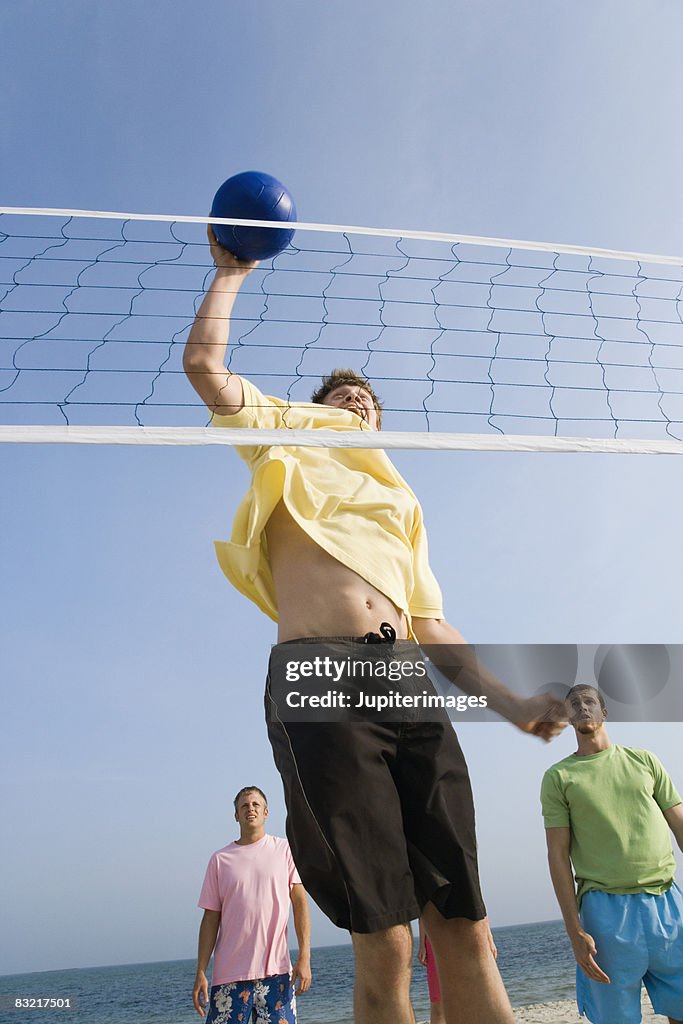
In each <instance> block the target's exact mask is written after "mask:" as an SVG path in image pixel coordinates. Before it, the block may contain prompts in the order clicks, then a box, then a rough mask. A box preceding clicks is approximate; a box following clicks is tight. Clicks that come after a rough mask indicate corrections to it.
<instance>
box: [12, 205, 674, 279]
mask: <svg viewBox="0 0 683 1024" xmlns="http://www.w3.org/2000/svg"><path fill="white" fill-rule="evenodd" d="M5 213H7V214H21V215H22V216H27V217H32V216H34V217H91V218H98V219H103V220H139V221H160V222H164V223H175V224H232V225H238V226H240V227H273V228H282V227H283V222H282V221H270V220H240V219H238V218H234V217H206V216H204V217H189V216H171V215H170V214H155V213H116V212H111V211H106V210H59V209H50V208H46V209H38V208H34V207H23V206H0V214H5ZM284 226H286V227H287V228H288V229H289V228H291V229H298V230H299V231H326V232H336V233H339V234H342V233H346V234H348V235H378V236H381V237H383V238H401V239H407V238H412V239H415V240H417V241H425V242H446V243H448V244H449V245H453V244H455V243H460V244H463V245H480V246H492V247H494V248H497V249H527V250H529V251H531V252H550V253H562V254H565V255H569V256H593V257H604V258H605V259H612V260H632V261H636V262H640V263H654V264H661V265H663V266H670V267H681V266H683V256H661V255H656V254H654V253H637V252H622V251H620V250H618V249H596V248H591V247H589V246H583V245H562V244H557V243H555V242H529V241H521V240H515V239H510V238H484V237H479V236H478V235H451V234H448V233H444V232H440V231H412V230H410V229H405V230H400V231H399V230H397V229H395V228H367V227H359V226H341V225H339V224H309V223H306V222H303V221H287V222H286V224H285V225H284Z"/></svg>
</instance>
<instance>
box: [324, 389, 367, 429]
mask: <svg viewBox="0 0 683 1024" xmlns="http://www.w3.org/2000/svg"><path fill="white" fill-rule="evenodd" d="M322 404H323V405H332V406H334V407H335V408H336V409H348V410H349V411H350V412H353V413H355V414H356V416H360V418H361V419H362V420H365V422H366V423H367V425H368V426H369V427H370V428H371V430H378V429H379V424H378V422H377V410H376V409H375V403H374V402H373V401H372V395H371V394H370V392H369V391H366V390H365V388H362V387H360V385H358V384H340V385H339V387H338V388H335V389H334V390H333V391H330V393H329V394H327V395H325V397H324V398H323V402H322Z"/></svg>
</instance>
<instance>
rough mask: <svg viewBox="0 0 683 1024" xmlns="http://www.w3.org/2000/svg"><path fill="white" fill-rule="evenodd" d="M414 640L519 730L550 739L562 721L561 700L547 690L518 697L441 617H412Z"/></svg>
mask: <svg viewBox="0 0 683 1024" xmlns="http://www.w3.org/2000/svg"><path fill="white" fill-rule="evenodd" d="M413 630H414V632H415V636H416V637H417V642H418V643H419V644H420V646H421V647H422V648H426V650H427V653H428V654H429V657H430V659H431V661H433V662H434V664H435V665H436V667H437V668H438V669H439V671H440V672H443V674H444V675H445V676H446V678H447V679H450V680H451V682H453V683H455V685H456V686H457V687H458V688H459V689H461V690H463V691H464V693H467V694H471V695H472V696H477V697H480V696H485V697H486V698H487V707H490V708H491V710H492V711H496V712H497V713H498V714H499V715H502V716H503V718H507V720H508V721H509V722H512V723H513V725H516V726H517V727H518V728H519V729H521V730H522V731H523V732H528V733H532V734H533V735H534V736H540V737H541V739H544V740H551V739H553V737H554V736H557V735H558V734H559V733H561V732H562V730H563V729H564V727H565V725H566V717H567V716H566V711H565V707H564V704H563V703H562V701H559V700H557V699H556V698H555V697H552V696H551V695H549V694H547V695H546V694H542V695H540V696H538V697H520V696H518V695H517V694H515V693H513V692H512V691H511V690H509V689H508V688H507V686H504V685H503V684H502V683H501V682H500V681H499V680H498V679H496V678H495V676H494V675H493V674H492V673H491V672H489V671H488V669H486V668H485V667H484V666H483V665H482V664H481V663H480V662H479V661H478V660H477V657H476V655H475V654H474V651H473V650H472V648H471V647H470V645H469V644H468V643H467V641H466V640H465V639H464V638H463V637H462V635H461V634H460V633H459V632H458V630H457V629H455V628H454V627H453V626H451V625H450V623H448V622H446V620H445V619H420V618H414V619H413Z"/></svg>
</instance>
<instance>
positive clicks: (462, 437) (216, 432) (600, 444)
mask: <svg viewBox="0 0 683 1024" xmlns="http://www.w3.org/2000/svg"><path fill="white" fill-rule="evenodd" d="M283 434H286V438H287V440H286V442H284V443H283ZM2 443H13V444H108V445H112V444H114V445H119V444H124V445H180V446H195V445H227V446H229V447H247V448H251V447H255V446H260V445H273V446H281V447H285V448H375V449H376V448H381V449H386V450H391V449H403V450H406V451H409V450H418V449H420V450H433V451H476V452H529V453H531V452H538V453H548V454H550V453H558V452H565V453H569V452H576V453H580V452H592V453H597V454H605V455H609V454H612V455H620V454H621V455H683V441H676V440H673V439H671V440H668V439H667V440H658V439H653V440H647V439H644V440H641V439H637V440H633V439H630V438H602V437H600V438H590V437H589V438H583V437H543V436H536V435H528V436H527V435H521V434H520V435H515V434H491V435H488V434H450V433H438V432H436V431H435V432H431V431H410V432H409V431H382V432H381V434H376V433H374V432H370V431H366V430H339V431H337V430H322V429H321V430H289V429H287V430H284V431H283V430H262V429H259V428H252V427H247V428H238V429H225V430H223V429H216V428H212V427H82V426H75V427H67V426H28V425H27V426H2V425H0V444H2Z"/></svg>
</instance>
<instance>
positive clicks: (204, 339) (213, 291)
mask: <svg viewBox="0 0 683 1024" xmlns="http://www.w3.org/2000/svg"><path fill="white" fill-rule="evenodd" d="M208 234H209V245H210V246H211V255H212V256H213V259H214V263H215V264H216V274H215V277H214V279H213V281H212V282H211V286H210V287H209V289H208V291H207V293H206V295H205V296H204V299H203V301H202V304H201V306H200V307H199V310H198V312H197V316H196V317H195V321H194V324H193V325H192V329H191V331H190V334H189V337H188V339H187V344H186V345H185V351H184V353H183V369H184V370H185V373H186V374H187V376H188V378H189V381H190V383H191V384H192V387H193V388H194V389H195V391H196V392H197V393H198V394H199V396H200V398H201V399H202V401H203V402H204V403H205V404H206V406H207V407H208V409H209V411H210V412H212V413H216V414H217V415H218V416H231V415H233V413H236V412H239V411H240V409H242V407H243V405H244V397H243V394H242V381H241V380H240V378H239V377H238V376H237V374H234V373H229V372H228V371H227V370H226V368H225V350H226V348H227V345H228V338H229V335H230V315H231V313H232V307H233V306H234V305H235V299H236V298H237V293H238V291H239V290H240V288H241V286H242V284H243V282H244V280H245V279H246V277H247V275H248V274H249V273H250V272H251V271H252V270H253V269H254V267H255V266H256V263H243V262H241V261H240V260H238V259H236V258H235V257H234V256H233V255H232V254H231V253H229V252H227V250H225V249H223V247H222V246H220V245H219V244H218V242H217V241H216V236H215V235H214V233H213V231H212V229H211V227H210V226H209V231H208Z"/></svg>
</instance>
